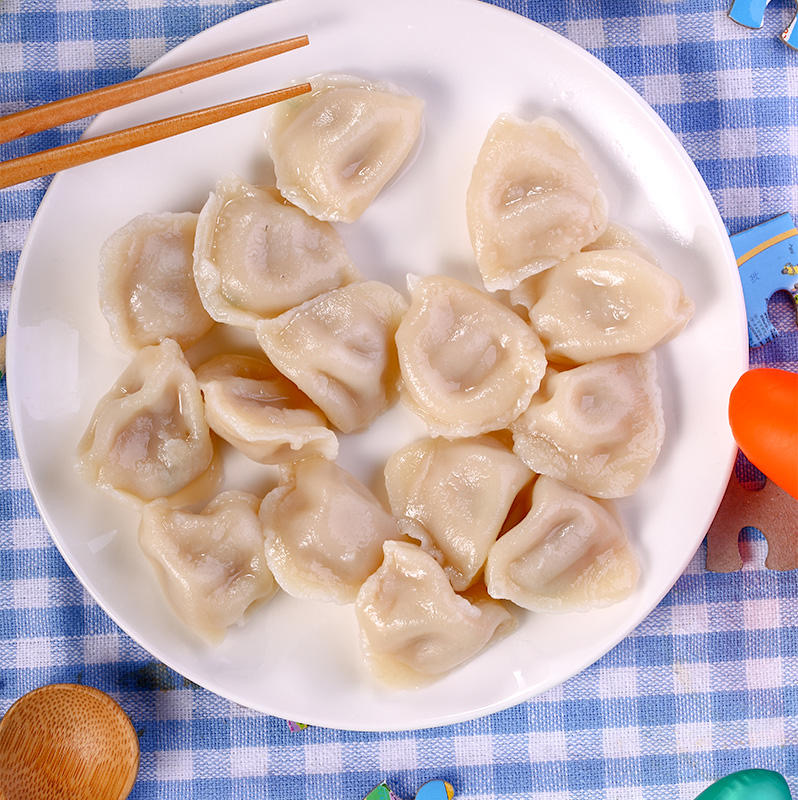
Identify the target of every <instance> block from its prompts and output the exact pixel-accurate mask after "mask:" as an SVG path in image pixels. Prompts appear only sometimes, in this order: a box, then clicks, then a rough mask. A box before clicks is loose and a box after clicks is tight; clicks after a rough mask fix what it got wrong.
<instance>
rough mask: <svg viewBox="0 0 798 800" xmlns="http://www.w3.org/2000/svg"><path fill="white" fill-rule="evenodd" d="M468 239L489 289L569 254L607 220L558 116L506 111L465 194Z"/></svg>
mask: <svg viewBox="0 0 798 800" xmlns="http://www.w3.org/2000/svg"><path fill="white" fill-rule="evenodd" d="M466 211H467V218H468V229H469V232H470V234H471V243H472V245H473V248H474V253H475V255H476V258H477V264H478V265H479V269H480V272H481V273H482V280H483V281H484V283H485V287H486V288H487V289H489V290H491V291H495V290H497V289H512V288H513V287H514V286H517V285H518V284H519V283H520V282H521V281H522V280H523V279H524V278H526V277H528V276H529V275H534V274H535V273H537V272H540V271H541V270H544V269H547V268H548V267H550V266H552V265H553V264H555V263H556V262H557V261H560V260H561V259H563V258H567V257H568V256H570V255H572V254H573V253H576V252H578V251H579V250H581V249H582V248H583V247H584V246H585V245H587V244H589V243H590V242H592V241H594V240H595V239H596V238H598V236H599V235H600V234H601V233H602V232H603V231H604V229H605V228H606V227H607V202H606V199H605V197H604V193H603V192H602V191H601V189H600V188H599V185H598V179H597V178H596V175H595V174H594V173H593V170H592V169H591V168H590V165H589V164H588V163H587V161H586V160H585V157H584V155H583V153H582V150H581V149H580V147H579V145H578V144H577V143H576V141H575V140H574V139H573V138H572V137H571V136H570V134H569V133H568V132H567V131H566V130H565V129H564V128H563V127H562V126H561V125H559V124H558V123H557V122H555V121H554V120H552V119H548V118H546V117H540V118H538V119H536V120H534V121H533V122H528V121H526V120H522V119H518V118H517V117H513V116H511V115H509V114H503V115H501V116H500V117H499V118H498V119H497V120H496V122H494V123H493V125H492V127H491V128H490V130H489V131H488V135H487V137H486V139H485V142H484V143H483V145H482V149H481V150H480V152H479V156H478V157H477V162H476V165H475V166H474V171H473V174H472V176H471V183H470V184H469V187H468V194H467V197H466Z"/></svg>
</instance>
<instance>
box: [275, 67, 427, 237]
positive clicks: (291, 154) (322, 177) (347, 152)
mask: <svg viewBox="0 0 798 800" xmlns="http://www.w3.org/2000/svg"><path fill="white" fill-rule="evenodd" d="M311 83H312V86H313V91H312V92H310V93H309V94H306V95H302V96H301V97H298V98H295V99H293V100H289V101H286V102H283V103H280V104H279V105H278V106H276V107H275V109H274V110H273V112H272V122H271V127H270V129H269V135H268V138H269V147H270V150H271V156H272V160H273V161H274V172H275V175H276V177H277V186H278V188H279V189H280V192H281V193H282V195H283V197H285V198H287V199H288V200H290V201H291V202H292V203H294V204H295V205H297V206H299V207H300V208H303V209H304V210H305V211H307V212H308V214H312V215H313V216H314V217H318V218H319V219H323V220H333V221H337V222H354V221H355V220H356V219H357V218H358V217H359V216H360V215H361V214H362V213H363V212H364V211H365V210H366V208H367V207H368V206H369V204H370V203H371V202H372V200H374V198H375V197H376V196H377V194H378V193H379V191H380V190H381V189H382V188H383V187H384V186H385V184H386V183H387V182H388V181H389V180H390V179H391V177H393V175H395V174H396V172H397V171H398V170H399V168H400V167H401V166H402V164H403V163H404V161H405V159H406V158H407V156H408V155H409V154H410V152H411V150H412V149H413V146H414V145H415V143H416V140H417V139H418V135H419V133H420V131H421V119H422V112H423V108H424V103H423V102H422V101H421V100H420V99H419V98H417V97H413V96H412V95H409V94H405V93H401V92H400V91H397V90H394V89H392V88H390V87H387V86H385V85H383V84H374V83H369V82H368V81H363V80H360V79H358V78H351V77H347V76H319V77H317V78H312V79H311Z"/></svg>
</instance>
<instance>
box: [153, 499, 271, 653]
mask: <svg viewBox="0 0 798 800" xmlns="http://www.w3.org/2000/svg"><path fill="white" fill-rule="evenodd" d="M258 503H259V500H258V498H257V497H255V496H254V495H251V494H247V493H246V492H236V491H228V492H222V493H221V494H219V495H217V497H216V498H214V500H212V501H211V503H209V504H208V505H207V506H206V507H205V509H204V510H203V511H202V512H201V513H199V514H192V513H189V512H188V511H178V510H175V509H172V508H170V507H169V504H168V503H167V502H166V501H165V500H163V499H161V500H155V501H154V502H152V503H149V504H148V505H146V506H145V507H144V509H143V511H142V517H141V525H140V527H139V543H140V545H141V548H142V549H143V550H144V552H145V553H146V554H147V556H148V557H149V558H150V560H151V561H152V563H153V565H154V566H155V568H156V571H157V572H158V574H159V577H160V579H161V583H162V584H163V587H164V591H165V592H166V595H167V597H168V598H169V601H170V602H171V604H172V607H173V608H174V609H175V611H176V612H177V614H178V616H179V617H180V618H181V619H182V620H183V622H185V624H186V625H188V626H189V627H190V628H193V629H194V630H195V631H196V632H197V633H199V634H200V635H202V636H204V637H205V638H207V639H210V640H211V641H218V640H219V639H221V638H222V637H223V636H224V632H225V630H226V629H227V628H228V627H230V626H231V625H234V624H236V623H238V622H240V621H241V619H242V617H243V615H244V612H245V611H246V610H247V609H248V608H249V606H251V605H252V603H254V602H255V601H257V600H264V599H266V598H270V597H271V596H272V595H273V594H274V593H275V591H276V590H277V585H276V584H275V582H274V578H273V577H272V575H271V573H270V572H269V568H268V567H267V565H266V556H265V554H264V552H263V533H262V532H261V526H260V522H259V521H258Z"/></svg>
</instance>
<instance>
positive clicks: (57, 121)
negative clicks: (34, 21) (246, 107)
mask: <svg viewBox="0 0 798 800" xmlns="http://www.w3.org/2000/svg"><path fill="white" fill-rule="evenodd" d="M308 42H309V40H308V37H307V36H297V37H295V38H293V39H285V40H283V41H281V42H274V43H273V44H264V45H260V46H259V47H253V48H251V49H249V50H242V51H240V52H238V53H229V54H228V55H224V56H219V57H218V58H211V59H208V60H207V61H200V62H198V63H196V64H188V65H187V66H185V67H176V68H175V69H170V70H166V71H165V72H159V73H157V74H155V75H147V76H144V77H140V78H133V80H130V81H125V82H124V83H117V84H115V85H113V86H106V87H104V88H102V89H95V90H94V91H92V92H86V93H85V94H78V95H75V96H74V97H65V98H64V99H63V100H56V101H55V102H54V103H47V104H45V105H43V106H36V108H29V109H25V110H24V111H18V112H16V113H15V114H9V115H8V116H6V117H3V118H0V143H1V142H10V141H11V140H12V139H18V138H19V137H20V136H27V135H28V134H30V133H36V132H37V131H44V130H47V129H48V128H54V127H56V126H57V125H62V124H63V123H64V122H70V121H72V120H75V119H82V118H83V117H88V116H91V115H92V114H97V113H99V112H100V111H107V110H108V109H109V108H116V107H117V106H122V105H125V103H132V102H133V101H134V100H140V99H141V98H142V97H149V96H150V95H154V94H159V93H160V92H165V91H167V90H168V89H174V88H176V87H178V86H185V85H186V84H187V83H193V82H194V81H198V80H200V79H202V78H208V77H210V76H211V75H218V74H219V73H220V72H226V71H227V70H230V69H235V68H236V67H243V66H244V65H245V64H251V63H253V62H254V61H260V60H262V59H264V58H270V57H271V56H276V55H279V54H280V53H285V52H287V51H289V50H295V49H296V48H298V47H304V46H305V45H306V44H308ZM239 113H240V112H239Z"/></svg>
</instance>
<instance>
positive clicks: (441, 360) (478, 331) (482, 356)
mask: <svg viewBox="0 0 798 800" xmlns="http://www.w3.org/2000/svg"><path fill="white" fill-rule="evenodd" d="M408 283H409V285H410V287H411V292H412V302H411V304H410V309H409V311H408V312H407V314H406V315H405V317H404V319H403V320H402V323H401V325H400V326H399V330H398V331H397V333H396V344H397V348H398V352H399V366H400V368H401V371H402V378H403V381H404V382H403V384H402V399H403V400H404V402H405V403H407V405H408V406H409V407H410V408H411V409H412V410H413V411H415V412H416V413H417V414H418V415H419V416H420V417H421V418H422V419H423V420H424V421H425V422H426V423H427V427H428V428H429V429H430V431H431V433H432V434H433V436H439V435H441V436H446V437H449V438H453V437H457V436H476V435H477V434H480V433H485V432H487V431H495V430H500V429H502V428H505V427H507V425H508V424H509V423H510V422H512V421H513V420H514V419H515V418H516V417H518V415H519V414H521V413H522V412H523V411H524V410H525V409H526V407H527V406H528V405H529V401H530V399H531V398H532V395H533V394H534V393H535V391H537V388H538V386H539V384H540V380H541V378H542V377H543V373H544V371H545V369H546V360H545V357H544V355H543V346H542V345H541V343H540V340H539V339H538V337H537V335H536V334H535V332H534V331H533V330H532V329H531V328H530V327H529V326H528V325H526V324H525V323H524V322H523V321H522V320H521V319H519V317H518V316H517V315H516V314H514V313H513V312H512V311H510V309H508V308H507V307H506V306H504V305H502V304H501V303H499V302H498V301H497V300H495V299H494V298H492V297H490V296H489V295H487V294H485V293H484V292H481V291H479V290H478V289H475V288H473V287H472V286H469V285H467V284H465V283H462V282H461V281H458V280H455V279H454V278H447V277H444V276H442V275H437V276H434V277H429V278H421V279H409V280H408Z"/></svg>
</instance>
